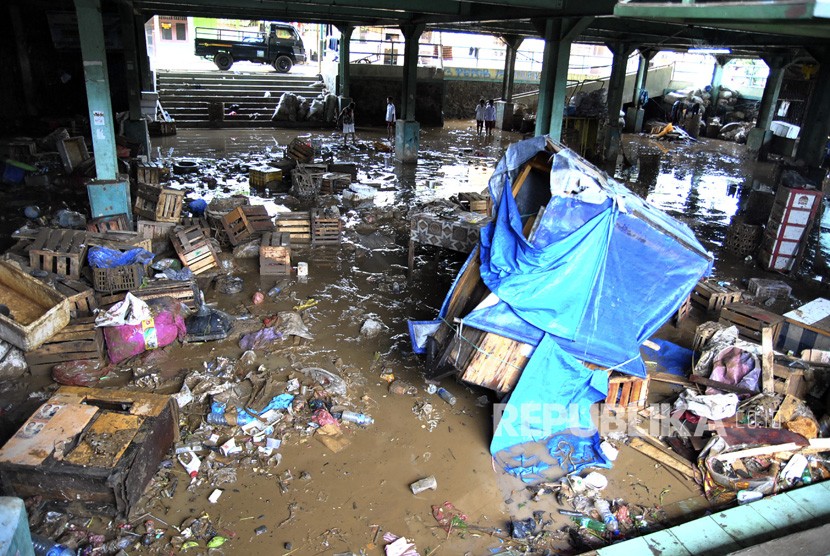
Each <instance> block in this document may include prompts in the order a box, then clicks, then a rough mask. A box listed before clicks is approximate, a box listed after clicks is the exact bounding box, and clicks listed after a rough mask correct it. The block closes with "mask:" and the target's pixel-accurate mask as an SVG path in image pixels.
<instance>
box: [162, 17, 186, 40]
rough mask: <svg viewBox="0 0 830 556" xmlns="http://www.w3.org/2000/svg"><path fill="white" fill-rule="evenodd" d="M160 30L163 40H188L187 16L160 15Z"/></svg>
mask: <svg viewBox="0 0 830 556" xmlns="http://www.w3.org/2000/svg"><path fill="white" fill-rule="evenodd" d="M159 30H160V31H161V40H163V41H186V40H187V18H184V17H170V16H159Z"/></svg>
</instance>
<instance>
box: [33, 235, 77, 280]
mask: <svg viewBox="0 0 830 556" xmlns="http://www.w3.org/2000/svg"><path fill="white" fill-rule="evenodd" d="M87 247H88V246H87V234H86V233H85V232H79V231H75V230H53V229H50V228H43V229H42V230H40V231H39V232H38V234H37V237H36V238H35V241H34V243H32V246H31V248H30V249H29V266H31V267H32V268H34V269H37V270H45V271H46V272H52V273H54V274H57V275H59V276H69V277H70V278H72V279H73V280H80V278H81V268H83V266H84V264H85V263H86V252H87Z"/></svg>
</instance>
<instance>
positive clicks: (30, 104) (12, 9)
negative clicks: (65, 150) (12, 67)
mask: <svg viewBox="0 0 830 556" xmlns="http://www.w3.org/2000/svg"><path fill="white" fill-rule="evenodd" d="M9 20H10V21H11V24H12V33H13V34H14V44H15V49H16V51H17V65H18V67H19V68H20V86H21V88H22V89H23V102H24V104H25V106H26V113H27V114H28V115H29V116H35V115H37V108H36V106H35V98H36V97H35V85H34V79H33V78H32V63H31V61H30V60H29V43H28V41H27V40H26V38H27V37H26V32H25V31H24V24H23V19H22V18H21V17H20V8H19V7H18V6H16V5H14V4H9Z"/></svg>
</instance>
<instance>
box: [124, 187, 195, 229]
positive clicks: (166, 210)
mask: <svg viewBox="0 0 830 556" xmlns="http://www.w3.org/2000/svg"><path fill="white" fill-rule="evenodd" d="M136 189H137V190H136V199H135V206H134V207H133V212H134V213H135V214H136V215H137V216H140V217H142V218H146V219H148V220H154V221H156V222H178V221H179V219H180V218H181V216H182V204H183V203H184V191H180V190H178V189H169V188H160V187H153V186H151V185H144V184H141V183H140V184H138V187H137V188H136Z"/></svg>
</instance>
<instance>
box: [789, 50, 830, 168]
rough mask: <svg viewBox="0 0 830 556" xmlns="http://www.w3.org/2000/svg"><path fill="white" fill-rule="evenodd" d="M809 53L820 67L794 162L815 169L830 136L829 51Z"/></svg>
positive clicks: (822, 158) (819, 164) (819, 162)
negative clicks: (828, 100) (801, 162)
mask: <svg viewBox="0 0 830 556" xmlns="http://www.w3.org/2000/svg"><path fill="white" fill-rule="evenodd" d="M811 53H812V54H813V56H814V57H815V58H816V60H817V61H818V63H819V64H821V65H820V67H819V70H818V75H817V76H816V79H817V81H816V87H815V88H814V89H813V94H812V95H811V96H810V101H809V104H808V106H807V112H806V113H805V114H804V125H803V126H802V128H801V140H800V141H799V143H798V151H797V153H796V160H799V161H803V162H804V163H805V164H806V165H807V166H810V167H813V168H816V167H819V166H821V163H822V161H823V160H824V154H825V150H826V145H827V136H828V135H830V102H827V99H828V98H830V50H828V49H827V48H822V49H821V50H819V49H817V48H816V49H811Z"/></svg>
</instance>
